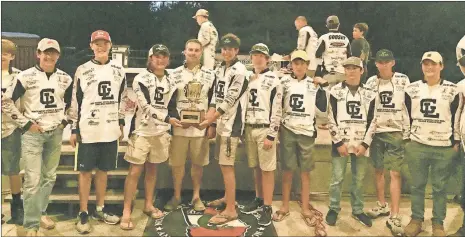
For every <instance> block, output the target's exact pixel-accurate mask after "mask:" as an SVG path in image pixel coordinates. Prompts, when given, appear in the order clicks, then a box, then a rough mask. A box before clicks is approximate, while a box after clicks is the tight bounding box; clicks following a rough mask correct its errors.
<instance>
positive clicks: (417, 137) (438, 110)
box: [404, 51, 462, 236]
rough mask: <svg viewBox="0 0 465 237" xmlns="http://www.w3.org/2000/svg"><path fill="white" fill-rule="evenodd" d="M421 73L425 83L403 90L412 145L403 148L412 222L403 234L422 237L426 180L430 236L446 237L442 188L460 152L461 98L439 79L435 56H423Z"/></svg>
mask: <svg viewBox="0 0 465 237" xmlns="http://www.w3.org/2000/svg"><path fill="white" fill-rule="evenodd" d="M421 68H422V71H423V74H424V78H423V79H422V80H420V81H416V82H414V83H411V84H410V85H408V86H407V88H406V89H405V106H406V108H407V111H408V114H409V117H410V124H411V126H410V136H409V138H410V139H411V141H410V142H407V144H406V145H405V159H406V161H407V163H408V168H409V170H410V173H411V174H412V180H411V186H412V187H411V194H410V199H411V209H412V216H411V218H412V219H411V220H410V223H409V224H408V225H407V226H406V227H405V228H404V233H405V235H406V236H417V235H418V234H419V233H420V232H421V231H422V224H423V221H424V213H425V188H426V184H427V182H428V176H429V174H431V183H432V186H433V218H432V219H431V221H432V224H433V226H432V229H433V236H445V235H446V232H445V231H444V226H443V224H444V219H445V218H446V212H447V193H446V182H447V180H449V177H450V173H451V169H452V167H453V165H452V164H453V159H454V157H455V156H456V155H457V152H458V151H459V145H460V129H459V126H460V125H459V122H460V113H461V110H462V98H461V95H460V91H459V89H458V88H457V85H455V84H454V83H452V82H449V81H446V80H444V79H442V78H441V71H442V70H443V68H444V64H443V59H442V56H441V55H440V54H439V53H438V52H435V51H430V52H426V53H424V55H423V57H422V59H421ZM430 170H431V172H430Z"/></svg>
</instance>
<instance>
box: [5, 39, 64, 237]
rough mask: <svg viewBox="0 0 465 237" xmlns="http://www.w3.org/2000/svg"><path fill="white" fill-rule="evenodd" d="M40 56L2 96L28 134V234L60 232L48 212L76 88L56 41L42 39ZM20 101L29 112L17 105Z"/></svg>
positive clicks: (25, 136) (25, 142) (10, 113)
mask: <svg viewBox="0 0 465 237" xmlns="http://www.w3.org/2000/svg"><path fill="white" fill-rule="evenodd" d="M37 56H38V58H39V63H38V64H37V65H36V66H34V67H32V68H29V69H27V70H25V71H23V72H21V73H19V74H18V75H17V78H16V80H15V85H13V87H11V88H8V90H7V91H6V93H5V94H4V95H3V97H2V112H4V113H5V114H6V115H7V116H9V117H10V118H11V119H12V120H13V121H15V122H16V124H17V125H18V127H20V128H21V129H22V131H23V136H22V144H21V158H22V159H23V161H24V164H25V167H24V169H25V174H24V184H23V198H24V201H23V204H24V228H25V229H26V230H27V233H26V235H27V236H37V234H38V233H37V232H38V230H39V226H41V227H43V228H45V229H53V228H55V222H54V221H52V219H50V218H49V217H48V216H47V213H46V211H47V206H48V203H49V200H48V199H49V196H50V194H51V193H52V189H53V186H54V185H55V180H56V169H57V167H58V163H59V161H60V155H61V144H62V137H63V129H64V128H65V127H66V125H67V124H68V121H69V118H68V116H67V113H68V108H69V107H70V105H71V95H72V88H73V80H72V78H71V77H70V76H69V75H68V74H67V73H65V72H63V71H61V70H60V69H57V68H56V63H57V61H58V58H59V57H60V45H59V44H58V42H57V41H56V40H53V39H48V38H43V39H42V40H41V41H40V42H39V44H38V46H37ZM18 99H21V104H22V107H21V108H24V111H19V110H18V108H17V107H16V106H15V104H14V103H15V102H16V101H17V100H18Z"/></svg>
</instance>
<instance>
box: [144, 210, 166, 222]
mask: <svg viewBox="0 0 465 237" xmlns="http://www.w3.org/2000/svg"><path fill="white" fill-rule="evenodd" d="M143 212H144V214H145V215H147V216H149V217H152V218H153V219H155V220H156V219H160V218H162V217H164V216H165V214H163V212H162V211H160V210H159V209H158V208H154V209H152V210H143Z"/></svg>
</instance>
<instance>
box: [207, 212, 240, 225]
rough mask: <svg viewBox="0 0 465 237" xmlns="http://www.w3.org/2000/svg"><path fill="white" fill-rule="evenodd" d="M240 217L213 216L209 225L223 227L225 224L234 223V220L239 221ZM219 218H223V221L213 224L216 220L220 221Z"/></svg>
mask: <svg viewBox="0 0 465 237" xmlns="http://www.w3.org/2000/svg"><path fill="white" fill-rule="evenodd" d="M238 217H239V215H236V216H228V215H224V214H221V213H220V214H216V215H215V216H213V217H212V218H210V220H209V221H208V223H210V224H213V225H223V224H226V223H228V222H230V221H234V220H237V218H238ZM218 218H221V219H223V221H218V222H212V220H214V219H218Z"/></svg>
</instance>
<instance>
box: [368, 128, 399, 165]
mask: <svg viewBox="0 0 465 237" xmlns="http://www.w3.org/2000/svg"><path fill="white" fill-rule="evenodd" d="M370 157H371V160H372V162H373V166H374V167H375V168H376V169H386V170H392V171H401V169H402V164H403V163H404V145H403V140H402V133H401V132H383V133H376V134H375V136H374V137H373V141H372V142H371V145H370Z"/></svg>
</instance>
